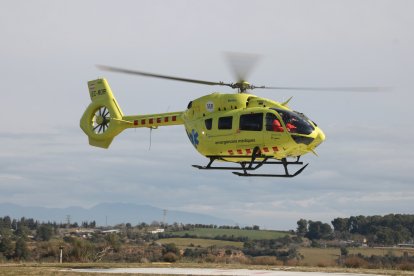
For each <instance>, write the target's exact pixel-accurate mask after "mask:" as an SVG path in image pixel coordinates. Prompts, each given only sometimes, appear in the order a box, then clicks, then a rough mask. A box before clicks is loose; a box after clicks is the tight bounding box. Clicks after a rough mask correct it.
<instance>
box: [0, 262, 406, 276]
mask: <svg viewBox="0 0 414 276" xmlns="http://www.w3.org/2000/svg"><path fill="white" fill-rule="evenodd" d="M122 267H132V268H136V267H188V268H202V267H204V268H221V269H226V268H227V269H229V268H234V269H238V268H240V269H272V270H273V269H277V270H281V271H304V272H315V271H319V272H330V273H332V272H337V273H359V274H377V275H378V274H381V275H414V272H413V271H396V270H375V269H349V268H337V267H336V268H326V267H284V266H252V265H235V264H208V263H202V264H199V263H174V264H170V263H152V264H151V263H150V264H141V263H71V264H62V265H60V264H56V263H49V264H47V263H43V264H38V263H23V264H15V263H11V264H0V275H2V276H3V275H4V276H74V275H82V276H92V275H93V276H96V275H99V274H97V273H79V272H76V273H74V272H70V271H64V270H68V269H71V268H122ZM107 275H127V274H107ZM129 275H131V274H129ZM134 275H136V274H134ZM140 275H143V274H140Z"/></svg>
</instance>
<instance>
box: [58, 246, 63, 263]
mask: <svg viewBox="0 0 414 276" xmlns="http://www.w3.org/2000/svg"><path fill="white" fill-rule="evenodd" d="M59 249H60V255H59V263H62V261H63V246H60V247H59Z"/></svg>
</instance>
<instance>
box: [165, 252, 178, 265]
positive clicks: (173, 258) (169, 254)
mask: <svg viewBox="0 0 414 276" xmlns="http://www.w3.org/2000/svg"><path fill="white" fill-rule="evenodd" d="M162 258H163V260H164V261H165V262H169V263H174V262H176V261H178V256H177V255H175V254H174V253H172V252H167V253H165V254H164V256H162Z"/></svg>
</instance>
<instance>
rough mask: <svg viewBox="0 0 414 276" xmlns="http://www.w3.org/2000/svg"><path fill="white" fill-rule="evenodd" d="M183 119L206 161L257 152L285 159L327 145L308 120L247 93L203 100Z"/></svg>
mask: <svg viewBox="0 0 414 276" xmlns="http://www.w3.org/2000/svg"><path fill="white" fill-rule="evenodd" d="M182 119H183V123H184V125H185V129H186V132H187V135H188V137H189V139H190V141H191V143H192V144H193V146H194V147H195V148H196V150H197V151H198V152H199V153H200V154H202V155H204V156H229V155H231V156H251V154H252V151H253V149H254V148H257V147H258V148H259V149H260V151H261V153H262V154H263V155H266V156H269V157H273V158H276V159H282V158H286V157H297V156H301V155H304V154H306V153H309V152H314V149H315V148H316V147H317V146H318V145H319V144H320V143H322V142H323V141H324V140H325V135H324V133H323V131H322V130H321V129H320V128H319V127H318V126H317V125H316V124H315V123H314V122H312V121H311V120H310V119H308V118H307V117H306V116H305V115H304V114H302V113H299V112H296V111H293V110H291V109H289V108H288V107H287V106H286V104H283V103H279V102H276V101H273V100H269V99H265V98H260V97H257V96H255V95H251V94H245V93H241V94H220V93H213V94H210V95H206V96H203V97H201V98H198V99H196V100H194V101H191V102H190V103H189V105H188V109H187V110H186V111H185V112H183V115H182ZM223 159H224V160H226V158H223ZM229 161H231V160H229Z"/></svg>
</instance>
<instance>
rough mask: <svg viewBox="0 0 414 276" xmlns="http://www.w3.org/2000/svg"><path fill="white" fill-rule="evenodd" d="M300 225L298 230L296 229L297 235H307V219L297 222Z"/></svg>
mask: <svg viewBox="0 0 414 276" xmlns="http://www.w3.org/2000/svg"><path fill="white" fill-rule="evenodd" d="M297 224H298V228H297V229H296V233H297V234H298V235H299V236H302V237H303V236H305V235H306V233H307V232H308V221H307V220H306V219H300V220H298V222H297Z"/></svg>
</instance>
